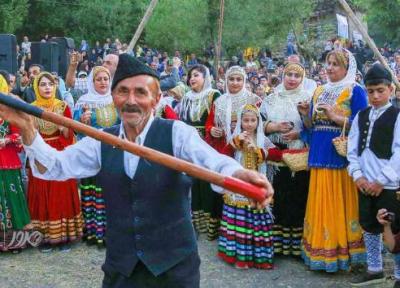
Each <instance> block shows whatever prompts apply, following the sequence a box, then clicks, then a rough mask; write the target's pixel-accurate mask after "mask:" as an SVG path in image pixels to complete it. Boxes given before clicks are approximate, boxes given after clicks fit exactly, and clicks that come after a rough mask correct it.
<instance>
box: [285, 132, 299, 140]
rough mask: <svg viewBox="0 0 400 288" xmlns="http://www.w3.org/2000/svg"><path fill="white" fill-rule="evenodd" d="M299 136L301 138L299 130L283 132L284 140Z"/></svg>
mask: <svg viewBox="0 0 400 288" xmlns="http://www.w3.org/2000/svg"><path fill="white" fill-rule="evenodd" d="M299 138H300V133H299V131H294V130H292V131H289V132H287V133H284V134H282V139H283V140H284V141H293V140H297V139H299Z"/></svg>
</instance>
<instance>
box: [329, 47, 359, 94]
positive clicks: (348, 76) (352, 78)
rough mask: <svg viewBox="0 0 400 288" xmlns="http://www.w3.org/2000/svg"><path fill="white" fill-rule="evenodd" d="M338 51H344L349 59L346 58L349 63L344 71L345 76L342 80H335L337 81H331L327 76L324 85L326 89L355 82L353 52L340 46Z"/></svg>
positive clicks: (355, 71) (355, 67)
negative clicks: (326, 81)
mask: <svg viewBox="0 0 400 288" xmlns="http://www.w3.org/2000/svg"><path fill="white" fill-rule="evenodd" d="M339 51H341V52H344V53H346V54H347V56H348V57H349V59H348V60H349V65H348V68H347V73H346V76H345V77H344V78H343V79H342V80H340V81H337V82H331V81H330V80H329V77H328V83H327V84H326V85H325V87H326V88H328V89H329V88H331V87H332V88H333V87H338V86H341V87H344V86H350V85H352V84H354V83H356V75H357V62H356V59H355V58H354V56H353V54H352V53H351V52H350V51H349V50H347V49H344V48H342V49H339Z"/></svg>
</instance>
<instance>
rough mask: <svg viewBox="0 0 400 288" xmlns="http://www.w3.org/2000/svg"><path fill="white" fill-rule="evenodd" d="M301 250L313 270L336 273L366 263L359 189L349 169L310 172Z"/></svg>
mask: <svg viewBox="0 0 400 288" xmlns="http://www.w3.org/2000/svg"><path fill="white" fill-rule="evenodd" d="M302 248H303V252H302V256H303V259H304V261H305V264H306V265H307V266H309V267H310V269H311V270H325V271H326V272H336V271H338V270H348V269H349V268H350V265H351V264H354V263H364V262H365V260H366V258H365V249H364V241H363V237H362V230H361V227H360V224H359V221H358V194H357V189H356V186H355V184H354V183H353V181H352V179H351V178H350V177H349V175H348V174H347V171H346V169H319V168H312V169H311V173H310V189H309V193H308V200H307V208H306V216H305V220H304V233H303V247H302Z"/></svg>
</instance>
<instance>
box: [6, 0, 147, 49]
mask: <svg viewBox="0 0 400 288" xmlns="http://www.w3.org/2000/svg"><path fill="white" fill-rule="evenodd" d="M19 1H21V0H19ZM26 2H29V10H28V16H27V17H25V18H24V22H23V25H22V27H20V29H18V30H16V31H15V29H14V31H13V30H9V31H10V32H11V33H12V32H16V33H17V35H18V36H22V35H29V36H30V38H31V39H33V40H36V41H38V40H40V38H41V37H43V36H44V35H45V34H49V35H50V36H68V37H72V38H74V39H75V40H76V41H80V40H81V39H85V40H89V42H91V43H94V42H95V41H96V40H99V41H101V42H104V40H105V39H106V38H120V39H121V41H126V42H127V41H129V40H130V38H131V37H132V34H133V33H134V31H135V29H136V27H137V25H138V24H139V21H140V19H141V17H142V15H143V14H144V11H145V8H146V7H147V2H148V1H146V0H113V1H103V0H87V1H80V0H26Z"/></svg>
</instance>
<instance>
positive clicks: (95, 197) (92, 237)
mask: <svg viewBox="0 0 400 288" xmlns="http://www.w3.org/2000/svg"><path fill="white" fill-rule="evenodd" d="M110 79H111V77H110V72H109V71H108V69H107V68H105V67H102V66H96V67H94V68H93V69H92V71H91V72H90V74H89V77H88V80H87V81H88V93H87V94H85V95H82V96H81V97H80V98H79V100H78V101H77V103H76V105H75V108H74V119H75V120H76V121H80V122H82V123H84V124H87V125H90V126H92V127H94V128H98V129H101V128H106V127H110V126H113V125H115V124H117V123H119V119H118V114H117V110H116V109H115V107H114V102H113V98H112V96H111V83H110ZM82 137H83V135H78V138H82ZM80 189H81V202H82V211H83V218H84V220H85V227H84V239H85V240H86V241H87V244H88V245H92V244H97V245H98V247H104V235H105V231H106V214H105V213H106V212H105V206H104V198H103V192H102V188H101V187H99V186H98V185H97V184H96V177H91V178H85V179H81V183H80Z"/></svg>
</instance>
